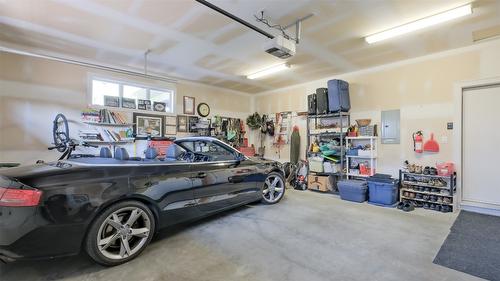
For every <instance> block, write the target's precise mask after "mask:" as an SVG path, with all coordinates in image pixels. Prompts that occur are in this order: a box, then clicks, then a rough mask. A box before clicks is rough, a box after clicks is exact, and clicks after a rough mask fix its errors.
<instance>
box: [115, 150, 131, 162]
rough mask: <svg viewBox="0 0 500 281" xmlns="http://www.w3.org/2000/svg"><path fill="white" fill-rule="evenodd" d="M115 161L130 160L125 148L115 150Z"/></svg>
mask: <svg viewBox="0 0 500 281" xmlns="http://www.w3.org/2000/svg"><path fill="white" fill-rule="evenodd" d="M115 159H116V160H128V159H129V156H128V152H127V150H126V149H125V148H123V147H118V148H117V149H116V150H115Z"/></svg>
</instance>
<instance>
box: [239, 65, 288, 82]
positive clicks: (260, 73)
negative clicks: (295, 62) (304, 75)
mask: <svg viewBox="0 0 500 281" xmlns="http://www.w3.org/2000/svg"><path fill="white" fill-rule="evenodd" d="M289 68H290V65H289V64H287V63H283V64H278V65H275V66H272V67H269V68H266V69H263V70H261V71H257V72H255V73H253V74H250V75H248V76H247V78H248V79H257V78H260V77H262V76H267V75H271V74H273V73H276V72H278V71H282V70H285V69H289Z"/></svg>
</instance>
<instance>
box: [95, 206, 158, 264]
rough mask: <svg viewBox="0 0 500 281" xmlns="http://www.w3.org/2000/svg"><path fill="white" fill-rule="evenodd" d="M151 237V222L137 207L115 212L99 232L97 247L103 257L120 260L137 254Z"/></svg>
mask: <svg viewBox="0 0 500 281" xmlns="http://www.w3.org/2000/svg"><path fill="white" fill-rule="evenodd" d="M149 235H151V222H150V220H149V218H148V216H147V215H146V213H145V212H144V211H143V210H141V209H139V208H135V207H125V208H122V209H119V210H117V211H115V212H113V213H112V214H111V215H110V216H108V217H107V218H106V220H105V221H104V222H103V223H102V224H101V227H100V228H99V231H98V232H97V247H98V249H99V251H100V252H101V253H102V255H103V256H105V257H107V258H109V259H113V260H120V259H124V258H127V257H130V256H132V255H133V254H135V253H137V252H138V251H139V250H140V249H142V247H144V245H145V244H146V242H147V241H148V238H149Z"/></svg>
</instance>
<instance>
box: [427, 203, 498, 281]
mask: <svg viewBox="0 0 500 281" xmlns="http://www.w3.org/2000/svg"><path fill="white" fill-rule="evenodd" d="M434 263H435V264H439V265H442V266H445V267H448V268H451V269H455V270H458V271H461V272H464V273H467V274H470V275H474V276H477V277H481V278H484V279H488V280H500V217H496V216H489V215H483V214H477V213H472V212H466V211H461V212H460V214H459V215H458V217H457V220H456V221H455V223H454V224H453V226H452V227H451V231H450V234H449V235H448V237H447V238H446V240H445V241H444V243H443V245H442V246H441V249H440V250H439V252H438V254H437V255H436V257H435V258H434Z"/></svg>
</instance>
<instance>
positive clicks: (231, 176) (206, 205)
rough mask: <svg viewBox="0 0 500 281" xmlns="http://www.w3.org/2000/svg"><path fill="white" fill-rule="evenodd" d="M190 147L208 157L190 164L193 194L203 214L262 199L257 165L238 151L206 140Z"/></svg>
mask: <svg viewBox="0 0 500 281" xmlns="http://www.w3.org/2000/svg"><path fill="white" fill-rule="evenodd" d="M190 148H192V149H193V150H194V152H195V153H200V154H203V155H205V156H208V158H209V159H208V161H198V162H194V163H192V165H191V172H192V176H191V178H192V181H193V188H194V197H195V201H196V204H197V206H198V208H199V210H200V211H201V212H202V213H204V214H210V213H213V212H218V211H221V210H224V209H228V208H231V207H233V206H235V205H239V204H243V203H247V202H251V201H255V200H258V199H259V198H260V197H259V196H260V189H259V188H258V187H257V183H256V180H255V178H256V177H255V174H256V173H257V168H256V167H255V165H253V163H251V162H250V161H247V159H246V158H243V157H240V156H239V153H238V152H237V151H236V150H234V149H232V148H231V147H229V146H226V145H224V144H222V143H219V142H214V141H207V140H202V141H200V140H198V141H196V142H194V143H193V144H190Z"/></svg>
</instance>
